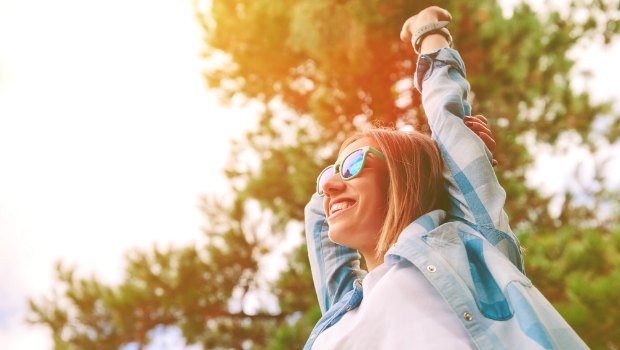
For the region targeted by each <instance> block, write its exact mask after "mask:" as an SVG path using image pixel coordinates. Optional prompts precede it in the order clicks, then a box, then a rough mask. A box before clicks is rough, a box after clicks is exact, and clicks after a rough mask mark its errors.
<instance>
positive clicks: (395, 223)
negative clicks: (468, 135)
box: [341, 128, 447, 257]
mask: <svg viewBox="0 0 620 350" xmlns="http://www.w3.org/2000/svg"><path fill="white" fill-rule="evenodd" d="M362 137H370V138H373V139H374V140H375V141H376V142H377V144H378V145H379V148H380V149H379V150H380V151H381V152H382V153H383V154H384V155H385V158H386V162H387V169H388V179H389V184H388V189H387V193H385V199H384V203H385V220H384V222H383V226H382V228H381V231H380V233H379V236H378V237H377V245H376V248H375V251H376V253H377V256H381V257H382V256H383V255H385V253H386V252H387V250H388V249H389V248H390V246H392V244H394V243H395V242H396V240H397V239H398V236H399V235H400V233H401V232H402V231H403V230H404V229H405V227H407V225H409V224H410V223H411V222H412V221H414V220H415V219H417V218H418V217H420V216H422V215H424V214H426V213H428V212H429V211H432V210H434V209H439V208H445V205H446V199H447V196H446V194H445V189H444V180H443V176H442V171H443V161H442V159H441V154H440V153H439V147H438V146H437V143H436V142H435V141H434V140H433V139H432V138H431V137H430V136H427V135H425V134H422V133H420V132H418V131H411V132H409V131H407V132H404V131H397V130H394V129H387V128H374V129H370V130H368V131H365V132H362V133H360V134H357V135H354V136H352V137H350V138H348V139H347V140H346V141H345V142H344V143H343V144H342V147H341V150H342V149H343V148H344V147H346V146H347V145H349V144H351V143H352V142H354V141H355V140H357V139H360V138H362Z"/></svg>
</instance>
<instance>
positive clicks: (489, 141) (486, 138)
mask: <svg viewBox="0 0 620 350" xmlns="http://www.w3.org/2000/svg"><path fill="white" fill-rule="evenodd" d="M476 134H477V135H478V137H480V139H481V140H482V142H484V144H485V145H486V146H487V148H488V149H489V151H491V153H493V151H495V146H496V143H495V140H493V138H492V137H491V135H490V134H487V133H486V132H482V131H481V132H476Z"/></svg>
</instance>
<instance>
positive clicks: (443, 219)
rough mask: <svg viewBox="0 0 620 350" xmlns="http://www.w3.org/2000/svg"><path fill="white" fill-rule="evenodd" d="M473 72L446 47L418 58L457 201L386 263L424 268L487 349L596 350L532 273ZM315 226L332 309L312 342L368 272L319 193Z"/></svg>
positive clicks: (310, 239)
mask: <svg viewBox="0 0 620 350" xmlns="http://www.w3.org/2000/svg"><path fill="white" fill-rule="evenodd" d="M465 77H466V72H465V65H464V63H463V61H462V60H461V58H460V56H459V54H458V52H456V51H455V50H452V49H449V48H445V49H440V50H437V51H435V52H433V53H430V54H426V55H421V56H420V57H419V59H418V63H417V72H416V76H415V77H414V85H415V87H416V88H417V89H418V90H419V91H420V92H421V93H422V102H423V105H424V109H425V111H426V114H427V117H428V121H429V125H430V127H431V130H432V132H433V138H434V139H435V141H436V142H437V144H438V145H439V149H440V151H441V155H442V158H443V161H444V174H443V176H444V179H445V181H446V186H447V190H448V193H449V196H450V200H451V208H450V209H449V210H448V211H444V210H435V211H432V212H429V213H427V214H425V215H423V216H421V217H419V218H418V219H416V220H415V221H414V222H412V223H411V224H410V225H409V226H407V227H406V228H405V229H404V230H403V232H401V234H400V236H399V238H398V241H397V243H396V244H394V245H393V246H392V247H391V248H390V249H389V250H388V251H387V253H386V255H385V259H384V263H385V264H388V265H393V264H396V263H398V262H399V261H401V260H402V259H406V260H408V261H409V262H411V263H412V264H413V266H415V267H416V268H418V269H419V270H420V271H421V272H422V274H423V275H424V276H425V277H426V279H427V280H428V281H429V282H430V283H431V285H432V286H433V287H434V288H435V289H436V291H437V293H438V294H439V295H440V296H441V297H442V298H443V299H444V300H445V301H446V302H447V303H448V305H449V307H450V308H451V309H452V310H454V313H455V316H456V317H458V318H459V319H460V321H461V323H462V324H463V326H464V328H465V329H466V331H467V333H468V334H469V336H470V337H471V340H472V343H473V344H475V345H476V346H477V347H478V348H480V349H582V348H587V346H586V344H585V343H583V341H582V340H581V339H580V338H579V336H577V334H576V333H575V332H574V331H573V330H572V328H571V327H570V326H569V325H568V324H567V323H566V321H564V319H563V318H562V317H561V316H560V314H559V313H558V312H557V311H556V310H555V309H554V308H553V306H552V305H551V304H550V303H549V302H548V301H547V300H546V299H545V297H544V296H543V295H542V294H541V293H540V292H539V291H538V289H536V287H534V286H533V285H532V283H531V281H530V280H529V279H528V278H527V277H526V276H525V275H524V271H523V260H522V255H521V251H520V247H519V243H518V241H517V239H516V237H515V235H514V234H513V233H512V231H511V229H510V226H509V224H508V217H507V215H506V213H505V212H504V210H503V207H504V202H505V199H506V194H505V191H504V190H503V188H502V187H501V186H500V185H499V182H498V181H497V178H496V176H495V173H494V171H493V167H492V165H491V160H492V155H491V153H490V152H489V150H488V149H487V148H486V146H485V145H484V143H483V142H482V141H481V140H480V138H479V137H478V136H476V135H475V134H474V133H473V132H472V131H471V130H469V128H467V127H466V126H465V125H464V123H463V116H464V115H469V114H470V106H469V104H468V103H467V101H466V99H467V95H468V93H469V84H468V82H467V81H466V79H465ZM305 224H306V240H307V244H308V255H309V259H310V266H311V270H312V276H313V281H314V286H315V289H316V293H317V296H318V299H319V304H320V307H321V311H322V313H323V316H322V317H321V319H320V320H319V321H318V323H317V324H316V326H315V327H314V329H313V330H312V333H311V334H310V338H309V339H308V341H307V343H306V345H305V347H304V349H308V350H309V349H311V348H312V345H313V344H314V341H315V339H316V338H317V337H318V335H319V334H321V332H323V331H324V330H326V329H327V328H329V327H331V326H333V325H334V324H335V323H337V322H338V321H339V320H340V319H341V318H342V316H343V315H345V314H346V313H347V312H348V311H350V310H353V309H355V308H357V307H358V306H359V305H360V303H361V302H362V299H363V295H364V293H363V290H362V283H361V279H362V278H364V276H365V274H366V272H365V271H363V270H362V269H361V268H360V255H359V253H358V252H357V251H355V250H353V249H350V248H347V247H344V246H340V245H338V244H336V243H333V242H331V240H330V239H329V237H328V231H329V227H328V225H327V221H326V219H325V213H324V210H323V206H322V199H321V197H320V196H318V195H317V194H314V195H313V196H312V198H311V200H310V202H309V203H308V205H307V206H306V209H305ZM412 297H413V296H412ZM386 317H389V315H386ZM378 322H380V321H379V320H378ZM377 336H382V335H381V334H377Z"/></svg>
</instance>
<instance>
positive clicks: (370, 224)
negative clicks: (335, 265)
mask: <svg viewBox="0 0 620 350" xmlns="http://www.w3.org/2000/svg"><path fill="white" fill-rule="evenodd" d="M364 146H371V147H373V148H375V149H377V150H379V151H381V149H380V148H379V146H378V145H377V142H376V141H375V140H374V139H372V138H370V137H363V138H360V139H358V140H355V141H354V142H352V143H351V144H350V145H348V146H347V147H346V148H345V149H343V150H342V152H340V155H339V160H341V159H342V158H344V157H346V156H347V155H348V154H350V153H351V152H352V151H354V150H356V149H358V148H361V147H364ZM387 188H388V173H387V164H386V162H385V161H384V160H382V159H380V158H378V157H376V156H375V155H374V154H372V153H368V155H367V157H366V164H365V165H364V168H363V169H362V171H361V173H360V174H359V175H358V176H357V177H355V178H353V179H351V180H349V181H343V180H342V178H341V177H340V175H339V174H336V175H334V176H332V177H331V178H330V179H329V180H327V181H326V182H325V184H323V191H324V192H325V197H324V198H323V209H324V210H325V216H326V217H327V223H328V224H329V237H330V239H331V240H332V241H334V242H336V243H338V244H340V245H344V246H347V247H350V248H353V249H357V250H359V251H361V252H362V253H365V252H366V253H372V252H373V251H374V249H375V246H376V244H377V239H378V235H379V231H380V230H381V226H382V225H383V221H384V219H385V211H386V208H385V198H386V193H387Z"/></svg>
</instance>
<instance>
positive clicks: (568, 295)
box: [30, 0, 620, 349]
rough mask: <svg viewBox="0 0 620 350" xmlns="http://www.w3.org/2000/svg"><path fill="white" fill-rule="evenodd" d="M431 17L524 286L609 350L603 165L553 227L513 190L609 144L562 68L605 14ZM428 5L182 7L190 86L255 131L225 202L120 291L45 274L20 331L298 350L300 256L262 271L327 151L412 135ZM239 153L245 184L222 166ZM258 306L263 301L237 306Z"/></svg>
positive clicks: (330, 154)
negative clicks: (513, 238)
mask: <svg viewBox="0 0 620 350" xmlns="http://www.w3.org/2000/svg"><path fill="white" fill-rule="evenodd" d="M433 4H435V5H439V6H442V7H445V8H447V9H448V10H450V12H451V13H452V14H453V17H454V20H453V23H452V24H451V25H450V31H451V32H452V35H453V37H454V38H455V40H456V45H457V48H458V49H459V51H460V53H461V55H462V57H463V59H464V60H465V62H466V64H467V67H468V76H469V81H470V83H471V86H472V91H473V96H474V100H473V106H474V112H477V113H482V114H485V115H486V116H488V117H490V118H489V119H490V122H491V125H492V127H493V129H494V133H495V135H496V139H497V141H498V146H497V150H496V154H495V155H494V156H495V158H496V159H498V160H499V163H500V166H499V168H498V169H497V171H498V177H499V178H500V181H501V183H502V184H503V186H504V188H505V189H506V191H507V194H508V201H507V204H506V210H507V212H508V214H509V215H510V217H511V222H512V226H513V227H514V228H515V230H516V231H517V233H518V234H519V235H520V237H521V240H522V243H523V245H524V246H525V248H526V253H525V262H526V271H528V275H529V277H530V278H531V279H532V280H533V281H534V282H535V283H536V284H537V285H538V286H539V288H540V289H541V291H542V292H543V294H545V295H546V296H547V297H548V298H549V300H550V301H551V302H552V303H553V304H554V305H555V306H556V307H557V308H558V310H559V311H560V312H561V313H562V314H563V315H564V317H565V318H566V319H567V320H568V321H569V323H571V324H572V325H573V327H574V328H575V329H576V330H577V332H578V333H579V334H580V335H581V336H582V337H583V338H584V340H585V341H586V342H587V343H588V344H589V345H590V346H591V347H593V348H617V347H618V346H620V336H619V335H617V332H614V331H613V329H614V325H616V324H618V323H620V313H618V312H615V311H614V310H615V309H613V308H611V307H610V306H611V303H613V299H614V298H613V296H614V295H615V293H616V291H617V290H618V288H619V287H620V274H619V272H618V271H620V248H619V247H620V244H619V243H620V226H619V224H618V222H617V220H614V218H616V219H617V217H618V214H619V213H620V212H619V208H618V206H617V203H616V202H614V201H613V198H614V196H617V195H618V192H619V191H618V189H609V188H606V187H605V186H604V171H605V164H604V161H605V160H602V161H601V162H599V163H597V167H596V169H597V177H595V179H594V180H593V182H594V184H595V186H589V187H584V189H582V190H581V191H580V192H579V193H578V195H579V196H580V198H583V197H586V198H588V201H586V203H587V204H588V205H583V204H580V202H578V201H575V200H573V198H574V196H575V194H576V193H575V191H574V190H571V189H568V188H567V189H566V191H565V193H562V194H560V195H563V196H564V197H563V198H564V201H563V203H564V205H563V206H562V208H561V210H559V212H560V214H559V215H551V214H550V211H549V206H550V200H551V198H550V197H548V196H544V195H542V194H541V193H540V192H539V190H538V189H536V188H531V187H528V186H527V183H526V176H525V175H526V171H527V170H528V169H530V167H531V163H532V160H533V159H534V157H535V156H536V153H535V152H536V150H537V149H538V147H539V146H540V145H549V146H551V147H556V145H557V143H558V140H560V139H562V138H563V137H566V136H567V135H570V136H571V137H572V139H574V140H576V141H575V142H576V144H579V145H583V146H587V147H588V148H589V149H590V150H592V151H593V152H595V151H596V150H598V149H599V148H600V147H605V146H606V145H609V144H613V143H615V142H618V137H619V136H620V116H619V115H618V114H617V113H616V112H614V111H613V110H612V108H611V107H612V104H611V103H610V102H604V103H595V102H593V101H592V99H591V97H590V95H589V94H588V92H587V91H586V92H576V91H575V90H574V89H573V85H574V84H572V80H573V79H575V77H576V76H579V73H580V72H576V71H575V62H574V61H573V59H572V58H571V55H569V54H568V53H569V52H570V51H571V49H573V48H574V47H575V46H576V45H584V44H590V45H592V43H600V44H609V43H610V42H611V41H612V40H614V38H617V34H618V32H619V31H620V26H619V25H618V23H619V22H618V19H619V13H620V4H619V2H618V1H617V0H607V1H602V0H601V1H595V2H594V4H590V2H586V1H581V0H574V1H572V2H571V3H570V4H569V5H568V6H566V7H565V8H563V9H560V10H558V11H553V10H550V11H549V13H548V14H545V15H541V14H538V13H536V12H535V11H534V10H533V9H532V8H531V7H530V6H528V5H526V4H520V5H517V6H516V7H515V8H514V10H513V11H512V13H511V15H510V16H504V15H503V12H502V8H501V7H500V6H499V5H498V4H497V3H496V1H494V0H481V1H469V2H462V1H447V0H444V1H439V2H435V3H433ZM429 5H431V3H430V2H428V1H418V2H414V1H405V0H389V1H385V0H382V1H379V0H367V1H353V0H350V1H347V0H340V1H330V0H313V1H309V0H290V1H281V0H269V1H267V0H252V1H250V0H237V1H230V0H212V1H211V5H210V6H209V7H208V8H207V9H203V10H200V9H201V8H202V7H201V6H196V8H197V10H196V11H197V15H198V18H199V19H200V20H201V23H202V25H203V27H204V29H205V31H204V33H205V41H206V45H205V46H206V53H205V59H206V60H207V61H209V60H211V59H213V58H215V59H219V60H220V61H221V60H222V57H223V58H224V61H225V62H224V64H216V65H213V64H212V65H210V66H211V68H210V69H209V70H208V71H206V72H205V79H206V81H207V82H208V84H209V86H210V87H211V89H212V90H213V91H214V92H217V93H218V94H219V95H220V96H221V97H222V100H223V101H225V102H231V103H238V102H239V101H242V102H248V101H252V102H254V103H258V104H259V105H260V106H261V108H262V110H261V115H260V119H259V124H258V126H257V128H256V129H254V130H251V131H249V132H248V133H247V134H246V135H245V137H244V138H243V139H241V140H237V141H235V143H234V144H233V151H232V154H231V160H234V161H231V162H230V165H229V166H227V168H226V175H227V177H228V178H229V179H230V184H231V189H232V193H233V196H232V199H231V200H229V201H221V200H215V199H213V198H205V200H204V206H203V210H204V212H205V216H206V222H207V224H206V228H205V235H206V237H207V241H206V243H205V244H204V245H203V246H190V247H185V248H167V249H161V248H157V247H155V248H153V249H152V250H150V251H134V252H131V253H130V254H128V257H127V275H126V278H125V279H124V280H123V282H122V283H121V284H119V285H113V286H110V285H106V284H104V283H102V282H100V281H98V280H97V279H96V278H81V277H80V278H78V277H76V273H75V269H74V268H66V267H63V266H62V265H59V268H58V284H59V287H58V288H57V289H56V290H55V292H54V293H53V294H52V297H49V298H45V299H38V300H36V301H35V300H31V301H30V307H31V311H32V312H31V321H32V322H35V323H39V324H43V325H45V326H47V327H48V328H49V329H50V330H51V331H52V334H53V337H54V341H55V346H56V348H57V349H74V348H78V349H82V348H89V349H90V348H92V349H99V348H101V349H108V348H119V347H121V346H123V345H126V344H137V346H138V347H139V348H142V347H143V346H145V345H146V344H148V343H149V341H150V340H151V338H152V337H153V336H154V335H156V331H154V330H156V329H158V328H157V327H161V326H170V327H178V328H179V329H180V330H181V332H182V334H183V336H184V338H185V339H186V341H187V342H188V344H189V343H199V344H202V345H203V347H204V348H249V347H252V348H266V349H284V348H286V349H288V348H300V347H301V346H302V344H303V343H304V342H305V339H306V337H307V336H308V334H309V332H310V329H311V328H312V326H313V325H314V323H315V322H316V320H317V319H318V317H319V316H320V311H319V309H318V303H317V302H316V298H315V296H314V289H313V287H312V278H311V276H310V273H309V267H308V263H307V261H306V260H307V259H306V251H305V246H304V245H302V246H300V247H298V248H297V249H295V250H294V251H293V252H291V253H290V254H289V255H288V256H287V261H288V263H287V265H286V266H285V268H284V270H283V271H281V273H280V275H279V277H278V278H277V279H276V280H273V281H272V280H268V279H266V278H265V277H264V276H265V271H266V270H269V269H273V267H270V266H268V265H266V263H265V261H266V260H265V257H266V256H268V255H269V254H270V253H271V252H273V251H274V250H275V249H276V247H277V246H278V243H279V242H280V241H282V240H283V239H284V238H285V237H286V236H287V234H288V235H290V234H299V235H301V234H302V232H301V230H300V229H299V227H300V225H299V222H300V221H302V220H303V208H304V205H305V204H306V202H307V200H308V198H309V196H310V195H311V193H312V192H313V191H314V180H315V178H316V175H317V172H318V170H319V169H321V168H322V167H324V166H325V164H327V163H328V162H333V161H334V158H335V153H336V149H337V147H338V145H339V144H340V142H341V141H342V140H343V139H344V137H346V136H347V135H349V134H351V133H352V132H353V131H354V130H357V129H359V128H363V127H365V126H368V125H371V124H374V123H383V124H388V125H395V126H404V125H411V126H413V127H415V128H418V129H420V130H425V131H428V127H427V126H426V122H425V116H424V113H423V110H422V109H421V106H420V96H419V95H418V94H417V93H416V92H414V91H413V89H412V84H411V76H412V74H413V70H414V63H415V56H414V55H413V53H412V51H411V49H410V48H409V47H408V46H407V45H403V44H401V43H400V42H399V40H398V33H399V31H400V27H401V24H402V23H403V22H404V20H405V19H406V18H407V17H408V16H410V15H411V14H414V13H416V12H418V11H419V10H421V9H423V8H425V7H427V6H429ZM581 75H583V76H585V77H587V75H588V74H587V72H583V73H582V74H581ZM584 79H585V78H584ZM601 123H604V125H605V126H606V127H605V128H604V129H602V128H600V127H597V125H601ZM556 149H557V150H558V152H562V151H563V150H562V149H561V148H557V147H556ZM567 151H568V152H569V151H570V148H568V149H567ZM247 152H249V153H250V154H251V155H252V157H254V158H255V159H257V160H258V166H251V165H250V164H248V163H246V162H240V161H239V159H244V158H243V156H244V155H245V153H247ZM589 188H592V189H594V190H588V189H589ZM582 202H583V201H582ZM257 213H258V215H257ZM265 295H271V296H272V298H273V299H269V300H272V301H264V300H263V302H260V303H258V304H259V306H257V307H249V306H248V304H249V302H248V300H255V299H259V300H260V298H267V297H265ZM261 296H262V297H261ZM274 300H275V301H274ZM602 315H605V316H602Z"/></svg>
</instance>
